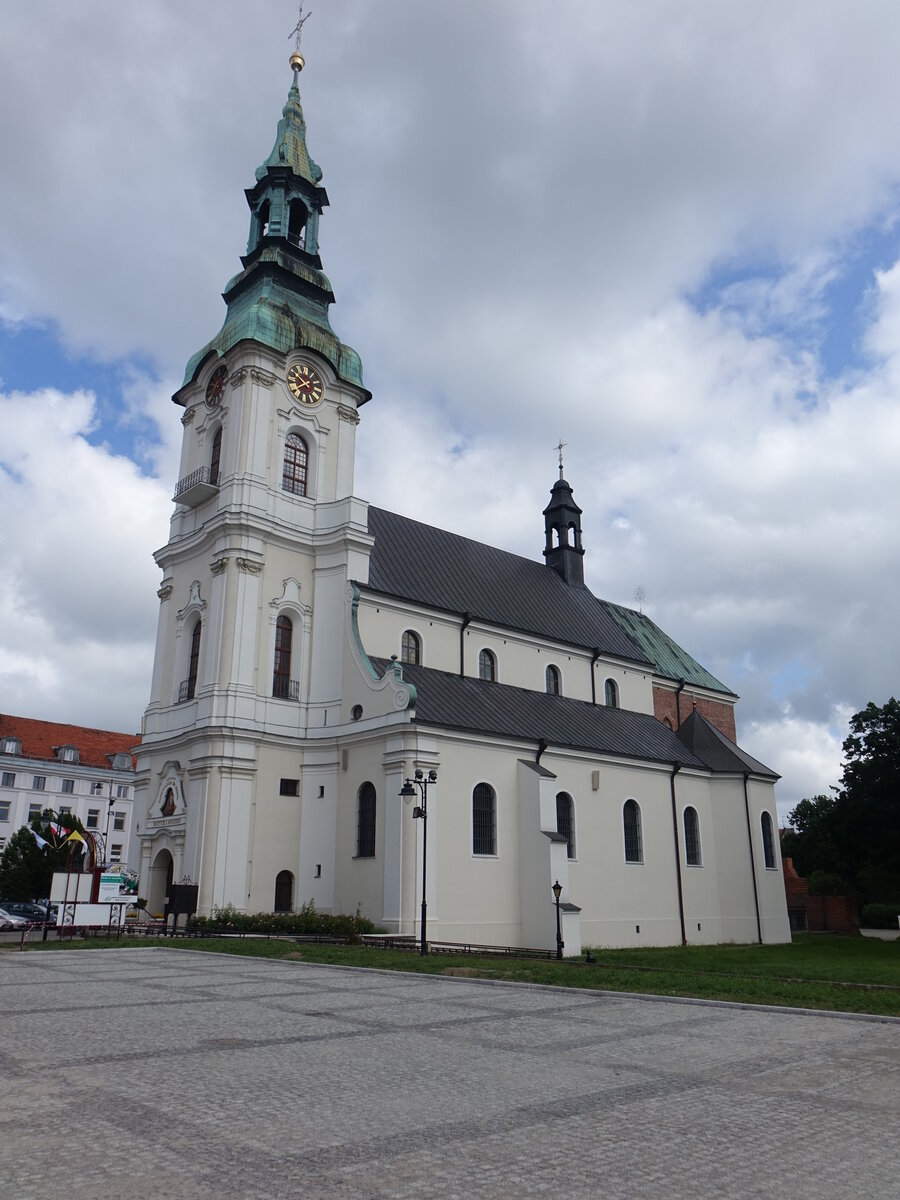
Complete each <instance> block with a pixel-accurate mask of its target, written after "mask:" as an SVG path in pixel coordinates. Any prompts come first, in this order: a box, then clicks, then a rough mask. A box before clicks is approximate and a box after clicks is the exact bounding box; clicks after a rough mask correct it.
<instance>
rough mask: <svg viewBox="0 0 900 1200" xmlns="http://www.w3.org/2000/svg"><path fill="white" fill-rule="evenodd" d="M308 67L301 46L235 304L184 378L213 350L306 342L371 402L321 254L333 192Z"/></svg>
mask: <svg viewBox="0 0 900 1200" xmlns="http://www.w3.org/2000/svg"><path fill="white" fill-rule="evenodd" d="M303 66H304V60H303V55H302V54H301V53H300V51H299V48H298V49H297V50H296V51H295V52H294V53H293V54H292V55H291V69H292V71H293V72H294V78H293V82H292V83H291V88H290V91H289V92H288V98H287V102H286V103H285V106H284V108H283V110H282V114H281V120H280V121H279V122H278V130H277V133H276V135H275V145H274V147H273V148H272V153H271V154H270V155H269V157H268V158H267V159H266V161H265V162H264V163H263V164H262V166H260V167H258V168H257V170H256V184H255V185H254V187H252V188H249V189H248V190H247V191H246V193H245V195H246V197H247V204H248V205H249V207H250V236H249V239H248V242H247V253H246V254H245V255H244V256H243V258H242V259H241V264H242V266H243V270H242V271H240V272H239V273H238V274H237V275H235V276H234V278H233V279H230V280H229V281H228V283H227V284H226V286H225V291H224V292H223V293H222V297H223V299H224V301H225V303H226V304H227V306H228V312H227V314H226V316H225V323H224V325H223V326H222V328H221V329H220V330H219V333H218V334H217V335H216V337H214V338H213V340H212V341H211V342H208V343H207V345H206V346H204V347H203V349H202V350H199V351H198V352H197V353H196V354H195V355H194V356H193V358H191V360H190V362H189V363H188V365H187V369H186V371H185V376H184V383H185V384H188V383H190V382H191V380H193V379H194V378H195V376H196V374H197V371H198V370H199V368H200V366H201V364H202V363H203V362H204V361H205V360H206V359H207V358H208V357H209V355H210V354H212V353H216V354H219V355H222V354H225V353H227V352H228V350H230V349H231V347H232V346H235V345H237V343H238V342H240V341H244V340H245V339H248V338H249V339H251V340H253V341H257V342H261V343H262V344H263V345H265V346H268V347H270V348H271V349H272V350H275V351H277V352H278V353H280V354H284V355H287V354H290V352H291V351H292V350H298V349H303V348H306V349H309V350H312V351H315V353H317V354H321V355H322V357H323V358H326V359H328V361H329V362H330V363H331V364H332V366H333V367H334V369H335V371H336V372H337V374H338V375H339V376H340V378H341V379H344V380H345V381H346V382H347V383H352V384H354V385H355V386H356V387H358V388H360V389H362V391H363V393H364V394H363V397H362V399H361V401H360V403H364V402H365V401H366V400H368V399H369V398H370V393H369V392H367V391H366V390H365V387H364V385H363V379H362V363H361V362H360V359H359V355H358V354H357V353H356V351H355V350H353V349H351V348H350V347H349V346H346V345H344V344H343V342H341V341H340V339H339V338H338V336H337V334H336V333H335V332H334V330H333V329H332V328H331V323H330V321H329V317H328V308H329V306H330V305H331V304H332V303H333V302H334V294H333V293H332V290H331V283H330V282H329V279H328V276H327V275H326V274H325V273H324V271H323V270H322V260H321V258H320V257H319V217H320V216H321V214H322V210H323V209H324V208H325V207H326V206H327V204H328V195H327V193H326V191H325V189H324V188H323V187H322V186H321V183H320V181H321V179H322V170H321V168H320V167H319V165H318V164H317V163H316V162H315V161H314V160H313V158H312V157H311V156H310V153H309V150H308V149H307V146H306V121H305V119H304V116H303V108H302V106H301V104H300V88H299V86H298V82H297V80H298V76H299V74H300V72H301V70H302V69H303ZM182 386H184V385H182ZM177 398H178V397H177V396H176V399H177Z"/></svg>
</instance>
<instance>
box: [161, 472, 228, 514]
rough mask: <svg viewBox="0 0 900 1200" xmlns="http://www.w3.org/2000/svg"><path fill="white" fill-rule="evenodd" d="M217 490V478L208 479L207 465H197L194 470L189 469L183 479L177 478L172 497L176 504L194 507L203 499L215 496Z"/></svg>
mask: <svg viewBox="0 0 900 1200" xmlns="http://www.w3.org/2000/svg"><path fill="white" fill-rule="evenodd" d="M218 490H219V482H218V479H215V480H211V479H210V477H209V467H198V468H197V470H196V471H191V473H190V475H185V477H184V479H179V480H178V483H176V485H175V495H174V496H173V497H172V499H173V500H174V501H175V503H176V504H185V505H187V507H188V508H196V507H197V505H198V504H202V503H203V501H204V500H209V499H210V497H211V496H215V494H216V492H217V491H218Z"/></svg>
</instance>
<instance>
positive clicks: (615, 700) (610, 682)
mask: <svg viewBox="0 0 900 1200" xmlns="http://www.w3.org/2000/svg"><path fill="white" fill-rule="evenodd" d="M603 693H604V696H605V698H606V705H607V708H618V707H619V689H618V687H617V686H616V681H615V680H614V679H607V681H606V683H605V684H604V685H603Z"/></svg>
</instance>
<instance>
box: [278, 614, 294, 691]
mask: <svg viewBox="0 0 900 1200" xmlns="http://www.w3.org/2000/svg"><path fill="white" fill-rule="evenodd" d="M293 640H294V625H293V622H292V621H291V619H290V617H284V616H282V617H279V618H278V620H277V621H276V622H275V669H274V671H273V673H272V695H273V696H277V697H278V699H279V700H296V699H297V698H298V697H297V696H292V695H291V643H292V642H293ZM295 690H296V689H295Z"/></svg>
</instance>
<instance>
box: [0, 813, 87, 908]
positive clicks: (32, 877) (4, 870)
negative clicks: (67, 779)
mask: <svg viewBox="0 0 900 1200" xmlns="http://www.w3.org/2000/svg"><path fill="white" fill-rule="evenodd" d="M55 816H56V814H55V813H52V812H51V811H50V810H49V809H45V810H44V812H43V813H42V814H41V816H39V817H35V819H34V820H33V821H32V822H31V825H30V826H29V825H23V826H22V827H21V828H20V829H17V830H16V832H15V833H14V834H13V835H12V837H11V838H10V839H9V841H8V842H7V843H6V846H5V847H4V849H3V853H2V854H0V897H2V898H3V899H5V900H40V899H43V898H45V897H47V896H49V895H50V877H51V876H52V874H53V872H54V871H70V870H78V869H79V866H80V861H81V856H82V852H83V846H84V843H83V842H79V841H77V840H73V841H67V840H66V839H67V837H68V834H69V833H71V832H72V830H75V832H76V833H79V834H83V833H84V827H83V826H82V824H81V822H80V821H79V820H78V818H77V817H75V816H73V815H72V814H70V813H66V814H65V816H64V817H63V818H61V819H59V818H57V821H56V824H57V825H58V826H61V827H62V829H63V832H62V834H57V833H54V831H53V829H52V828H51V826H50V822H51V820H52V819H53V818H54V817H55ZM35 833H37V834H38V836H39V837H40V838H41V839H42V841H44V842H46V843H47V844H46V845H45V846H41V844H40V843H39V842H38V841H37V839H36V838H35V836H34V835H35Z"/></svg>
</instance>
